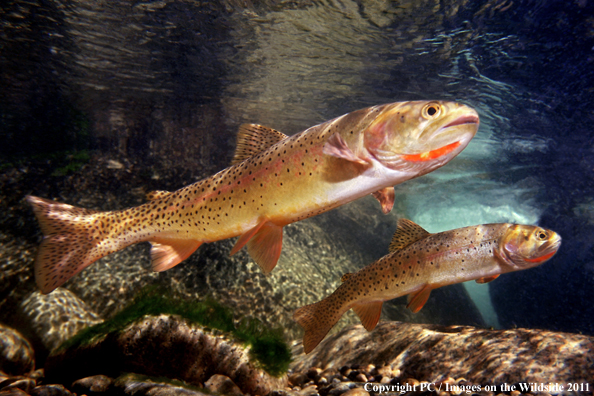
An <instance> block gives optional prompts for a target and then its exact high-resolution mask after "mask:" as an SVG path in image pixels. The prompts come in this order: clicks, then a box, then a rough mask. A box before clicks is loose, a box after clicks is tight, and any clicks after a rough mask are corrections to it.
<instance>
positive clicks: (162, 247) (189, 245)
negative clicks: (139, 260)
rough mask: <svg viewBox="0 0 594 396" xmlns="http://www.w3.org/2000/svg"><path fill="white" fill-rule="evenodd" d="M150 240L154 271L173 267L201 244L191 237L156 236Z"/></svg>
mask: <svg viewBox="0 0 594 396" xmlns="http://www.w3.org/2000/svg"><path fill="white" fill-rule="evenodd" d="M150 242H151V261H152V267H153V271H156V272H161V271H166V270H168V269H170V268H173V267H175V266H176V265H178V264H179V263H181V262H182V261H184V260H185V259H187V258H188V257H190V255H191V254H192V253H194V252H195V251H196V249H198V247H199V246H200V245H201V244H202V242H200V241H195V240H193V239H166V238H158V239H155V240H153V241H150Z"/></svg>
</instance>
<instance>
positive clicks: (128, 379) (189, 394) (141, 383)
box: [114, 374, 208, 396]
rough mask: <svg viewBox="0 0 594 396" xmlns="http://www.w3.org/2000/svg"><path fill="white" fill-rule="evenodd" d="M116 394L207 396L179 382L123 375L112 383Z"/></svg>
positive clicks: (136, 375) (136, 395)
mask: <svg viewBox="0 0 594 396" xmlns="http://www.w3.org/2000/svg"><path fill="white" fill-rule="evenodd" d="M114 386H115V389H117V390H118V391H119V392H115V393H117V394H124V395H134V396H144V395H146V396H208V393H203V392H200V391H199V390H197V389H194V388H193V387H191V386H188V385H187V384H183V383H181V382H180V381H171V383H166V382H165V380H164V379H163V378H159V379H152V378H150V377H145V376H142V375H138V374H125V375H122V376H121V377H119V378H117V379H116V380H115V382H114Z"/></svg>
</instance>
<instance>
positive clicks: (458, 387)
mask: <svg viewBox="0 0 594 396" xmlns="http://www.w3.org/2000/svg"><path fill="white" fill-rule="evenodd" d="M400 374H401V373H400V371H399V370H393V369H392V368H390V367H388V366H384V367H380V368H376V367H375V366H374V365H366V366H365V367H361V366H359V365H357V364H354V365H352V366H343V367H341V368H340V369H336V368H331V369H326V370H322V369H320V368H318V367H311V368H309V369H308V370H306V371H299V372H293V371H291V372H289V374H288V377H289V382H288V386H287V387H285V388H283V389H277V390H273V391H272V392H270V393H269V395H270V396H317V395H319V396H339V395H342V396H376V395H401V396H421V395H426V396H433V395H436V396H450V395H454V396H458V395H469V396H472V395H480V396H491V395H497V396H500V395H506V396H507V395H511V396H519V395H525V396H530V395H535V396H536V395H547V394H551V393H546V392H545V393H543V392H536V393H530V392H521V391H518V390H513V391H505V392H493V391H486V390H480V391H479V390H478V389H479V388H480V387H481V386H480V385H477V384H473V383H471V382H469V381H466V380H465V379H464V378H458V379H454V378H446V379H444V380H443V381H439V382H436V383H429V382H427V381H419V380H417V379H415V378H403V377H402V376H401V375H400ZM212 394H220V395H231V396H241V395H244V393H243V392H242V390H241V389H240V388H239V387H238V386H237V385H236V384H235V383H234V382H233V381H232V380H231V379H230V378H229V377H227V376H224V375H220V374H215V375H213V376H212V377H211V378H209V379H208V380H207V381H206V382H205V383H204V384H203V386H201V387H197V386H192V385H190V384H188V383H185V382H183V381H178V380H169V379H164V378H156V377H147V376H143V375H139V374H132V373H128V374H123V375H121V376H120V377H117V378H111V377H108V376H105V375H94V376H90V377H86V378H82V379H79V380H76V381H74V382H73V383H72V384H70V385H69V386H67V387H65V386H64V385H61V384H47V383H46V380H45V378H44V370H43V369H40V370H36V371H34V372H32V373H31V374H29V375H28V376H6V375H2V374H0V395H31V396H46V395H48V396H71V395H106V396H107V395H122V396H124V395H138V396H141V395H150V396H166V395H188V396H191V395H196V396H200V395H212ZM551 395H552V394H551Z"/></svg>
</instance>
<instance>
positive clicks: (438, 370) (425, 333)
mask: <svg viewBox="0 0 594 396" xmlns="http://www.w3.org/2000/svg"><path fill="white" fill-rule="evenodd" d="M297 350H298V348H297ZM592 350H594V337H591V336H586V335H581V334H570V333H559V332H553V331H544V330H530V329H513V330H488V329H479V328H475V327H470V326H439V325H427V324H412V323H401V322H383V323H380V324H379V325H378V326H377V327H376V328H375V330H373V331H372V332H368V331H367V330H365V329H364V328H363V327H362V326H360V325H356V326H352V327H350V328H347V329H345V330H343V331H341V332H338V333H336V334H334V335H333V336H330V337H328V338H326V339H325V340H324V341H322V343H321V344H320V345H319V346H318V347H317V348H316V349H315V350H314V351H313V352H312V353H310V354H309V355H304V354H299V355H297V356H296V357H295V359H294V361H293V364H292V365H291V368H292V369H293V370H295V371H299V370H303V369H305V368H307V367H311V366H313V365H314V364H315V365H316V366H318V367H320V368H322V369H324V368H326V367H331V366H333V367H341V366H344V367H345V368H346V367H349V366H350V365H351V366H352V365H353V364H355V363H358V364H360V365H361V366H364V365H367V364H375V365H376V366H378V367H380V368H379V369H378V372H379V373H380V374H382V375H385V374H387V371H388V369H387V368H386V366H389V367H391V368H392V370H393V371H396V370H400V373H399V375H397V376H395V377H400V378H402V377H404V378H415V379H417V380H422V381H428V382H437V381H439V380H441V379H442V378H447V377H452V378H464V379H466V380H467V381H468V382H470V383H474V384H482V385H487V384H500V383H508V384H513V383H516V382H537V383H541V382H542V383H549V382H557V383H567V382H572V383H573V382H577V383H586V382H588V381H590V382H591V379H592V378H594V366H593V365H592V363H591V361H589V360H588V359H589V356H590V355H591V351H592ZM512 363H513V364H512ZM345 370H346V369H345ZM345 372H346V371H345Z"/></svg>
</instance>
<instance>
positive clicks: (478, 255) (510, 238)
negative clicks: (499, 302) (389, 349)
mask: <svg viewBox="0 0 594 396" xmlns="http://www.w3.org/2000/svg"><path fill="white" fill-rule="evenodd" d="M560 245H561V237H560V236H559V235H558V234H556V233H555V232H553V231H550V230H545V229H543V228H540V227H537V226H530V225H516V224H507V223H505V224H485V225H478V226H472V227H465V228H458V229H455V230H451V231H445V232H440V233H437V234H430V233H428V232H427V231H425V230H424V229H423V228H421V226H419V225H417V224H415V223H413V222H412V221H410V220H406V219H400V220H399V221H398V229H397V230H396V233H395V234H394V237H393V239H392V243H391V244H390V253H389V254H388V255H386V256H384V257H382V258H381V259H379V260H378V261H376V262H374V263H372V264H370V265H368V266H366V267H365V268H362V269H361V270H359V271H358V272H355V273H353V274H345V275H344V276H343V277H342V281H343V283H342V284H341V285H340V286H339V287H338V289H336V290H335V291H334V293H332V294H331V295H330V296H328V297H326V298H324V299H323V300H321V301H319V302H317V303H314V304H310V305H306V306H304V307H301V308H299V309H298V310H296V311H295V314H294V315H293V317H294V319H295V320H296V321H297V322H298V323H299V324H300V325H301V326H302V327H303V328H304V329H305V335H304V337H303V349H304V351H305V353H309V352H311V351H312V350H313V349H314V348H315V347H316V346H317V345H318V344H319V343H320V342H321V341H322V340H323V339H324V337H325V336H326V334H327V333H328V331H330V329H331V328H332V327H333V326H334V325H335V324H336V322H338V320H339V319H340V317H341V316H342V315H343V314H344V313H345V312H346V311H348V310H349V309H350V308H353V311H355V313H356V314H357V316H359V319H361V322H362V324H363V326H364V327H365V329H367V330H368V331H371V330H373V329H374V328H375V326H376V325H377V322H378V321H379V318H380V314H381V311H382V304H383V302H384V301H387V300H391V299H393V298H397V297H401V296H404V295H407V294H408V305H407V307H408V308H409V309H410V310H411V311H412V312H415V313H416V312H419V311H420V310H421V308H423V305H425V303H426V302H427V300H428V299H429V294H430V293H431V290H433V289H437V288H438V287H442V286H446V285H453V284H455V283H461V282H466V281H470V280H476V282H477V283H487V282H491V281H492V280H495V279H496V278H497V277H498V276H499V275H500V274H504V273H506V272H513V271H520V270H524V269H528V268H532V267H536V266H538V265H541V264H542V263H544V262H545V261H547V260H548V259H550V258H551V257H553V255H554V254H555V253H556V252H557V250H558V249H559V246H560Z"/></svg>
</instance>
